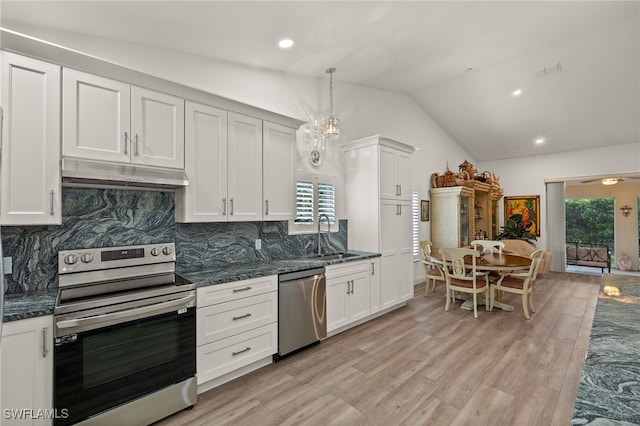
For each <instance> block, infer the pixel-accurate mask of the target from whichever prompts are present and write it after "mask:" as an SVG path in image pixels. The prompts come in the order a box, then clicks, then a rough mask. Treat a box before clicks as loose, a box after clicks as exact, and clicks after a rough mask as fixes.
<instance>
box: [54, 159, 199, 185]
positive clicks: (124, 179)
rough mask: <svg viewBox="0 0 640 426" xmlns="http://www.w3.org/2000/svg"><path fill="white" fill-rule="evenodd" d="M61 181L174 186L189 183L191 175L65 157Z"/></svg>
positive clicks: (84, 183)
mask: <svg viewBox="0 0 640 426" xmlns="http://www.w3.org/2000/svg"><path fill="white" fill-rule="evenodd" d="M62 184H63V185H64V186H79V187H93V188H102V187H111V188H113V187H122V188H127V189H156V190H172V189H176V188H180V187H184V186H187V185H189V179H188V178H187V174H186V173H185V172H184V170H178V169H165V168H161V167H150V166H138V165H135V166H134V165H129V164H118V163H109V162H101V161H92V160H84V159H79V158H71V157H63V158H62Z"/></svg>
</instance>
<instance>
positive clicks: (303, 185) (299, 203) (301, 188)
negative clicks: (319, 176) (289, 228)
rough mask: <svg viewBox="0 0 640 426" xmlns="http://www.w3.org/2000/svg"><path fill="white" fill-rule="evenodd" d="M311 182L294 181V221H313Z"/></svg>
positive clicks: (309, 222) (310, 222)
mask: <svg viewBox="0 0 640 426" xmlns="http://www.w3.org/2000/svg"><path fill="white" fill-rule="evenodd" d="M313 193H314V190H313V182H304V181H298V182H296V223H308V224H312V223H313V198H314V197H313Z"/></svg>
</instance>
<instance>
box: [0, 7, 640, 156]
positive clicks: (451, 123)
mask: <svg viewBox="0 0 640 426" xmlns="http://www.w3.org/2000/svg"><path fill="white" fill-rule="evenodd" d="M639 6H640V3H638V2H636V1H603V2H598V1H567V2H556V1H529V2H506V1H498V2H487V1H471V2H457V1H449V2H436V1H407V2H404V1H391V2H385V1H373V2H371V1H351V2H344V1H341V2H339V1H320V2H317V1H296V2H274V1H257V2H247V1H227V2H222V1H197V2H190V1H125V2H118V1H103V2H99V1H69V2H63V1H44V2H40V1H9V0H3V1H2V5H1V9H0V11H1V13H2V26H3V27H6V28H10V29H13V28H15V29H17V28H25V27H28V26H32V25H35V26H39V27H46V28H51V29H59V30H64V31H71V32H78V33H84V34H87V35H91V36H96V37H101V38H107V39H113V40H118V41H125V42H130V43H136V44H140V45H146V46H152V47H158V48H164V49H172V50H176V51H180V52H185V53H190V54H194V55H201V56H208V57H213V58H217V59H222V60H227V61H233V62H237V63H242V64H247V65H251V66H256V67H264V68H270V69H275V70H282V71H285V72H287V73H293V74H301V75H306V76H314V77H322V78H326V74H325V69H326V68H327V67H329V66H334V67H336V68H337V72H336V74H335V77H334V78H335V82H336V87H339V84H340V83H343V82H348V83H353V84H357V85H362V86H368V87H373V88H379V89H385V90H392V91H397V92H402V93H406V94H408V95H409V96H411V97H413V98H414V99H415V100H416V101H417V102H418V103H419V104H420V105H422V107H423V108H424V109H425V110H426V111H428V113H429V114H430V115H431V116H433V117H434V118H435V119H436V120H437V121H438V122H440V124H441V125H442V126H443V127H444V128H445V129H446V130H447V131H448V132H449V133H450V134H451V135H452V136H453V137H454V138H455V139H456V140H458V141H459V142H460V143H461V144H462V145H463V146H464V147H465V148H466V149H467V150H468V151H469V153H470V154H471V155H473V157H474V158H475V159H476V160H477V161H486V160H495V159H503V158H514V157H520V156H526V155H533V154H539V153H552V152H565V151H572V150H577V149H584V148H590V147H600V146H611V145H618V144H628V143H638V142H640V33H639V25H638V21H639V16H640V7H639ZM284 37H290V38H292V39H293V40H294V41H295V46H294V47H293V48H292V49H290V50H286V51H284V50H280V49H278V48H277V47H276V43H277V41H278V40H279V39H281V38H284ZM558 64H560V65H559V67H560V71H559V72H555V73H553V72H549V71H550V70H554V68H555V69H556V70H557V66H558ZM545 69H547V73H546V74H545V72H544V70H545ZM515 88H521V89H522V90H523V93H522V95H521V96H520V97H519V98H514V97H513V96H512V95H511V92H512V91H513V90H514V89H515ZM336 111H337V112H339V105H336ZM338 115H339V114H338ZM537 137H545V138H546V139H547V142H546V143H545V144H544V145H543V146H536V145H535V144H534V143H533V140H534V139H535V138H537ZM639 155H640V154H639Z"/></svg>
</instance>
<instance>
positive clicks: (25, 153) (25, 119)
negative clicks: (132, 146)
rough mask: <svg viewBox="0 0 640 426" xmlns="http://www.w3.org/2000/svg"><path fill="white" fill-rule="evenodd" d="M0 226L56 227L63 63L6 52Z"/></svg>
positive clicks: (58, 221) (58, 205)
mask: <svg viewBox="0 0 640 426" xmlns="http://www.w3.org/2000/svg"><path fill="white" fill-rule="evenodd" d="M1 101H2V106H3V107H4V108H5V110H4V120H3V127H2V165H1V167H2V171H1V173H2V174H1V176H2V190H1V200H0V205H1V207H0V208H1V218H0V219H1V220H0V222H1V223H2V225H56V224H60V223H61V221H62V215H61V197H60V67H59V66H57V65H52V64H49V63H46V62H42V61H38V60H35V59H31V58H26V57H23V56H20V55H15V54H12V53H7V52H2V99H1Z"/></svg>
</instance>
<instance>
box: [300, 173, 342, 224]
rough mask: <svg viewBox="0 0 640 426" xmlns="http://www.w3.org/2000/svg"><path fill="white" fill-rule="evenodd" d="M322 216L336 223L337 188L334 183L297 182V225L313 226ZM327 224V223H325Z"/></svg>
mask: <svg viewBox="0 0 640 426" xmlns="http://www.w3.org/2000/svg"><path fill="white" fill-rule="evenodd" d="M321 214H326V215H327V216H328V217H329V221H330V223H331V224H334V223H336V188H335V185H334V184H332V183H323V182H312V181H297V182H296V220H295V223H296V224H300V225H313V224H314V223H316V220H317V218H318V217H319V216H320V215H321ZM323 223H326V222H323Z"/></svg>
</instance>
